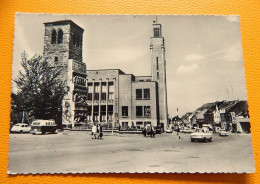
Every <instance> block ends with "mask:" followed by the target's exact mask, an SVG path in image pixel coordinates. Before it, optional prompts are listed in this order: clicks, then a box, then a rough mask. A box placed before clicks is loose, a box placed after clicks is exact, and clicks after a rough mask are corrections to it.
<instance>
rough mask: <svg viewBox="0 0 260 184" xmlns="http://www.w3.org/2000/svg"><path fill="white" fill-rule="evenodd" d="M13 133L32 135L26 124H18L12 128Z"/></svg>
mask: <svg viewBox="0 0 260 184" xmlns="http://www.w3.org/2000/svg"><path fill="white" fill-rule="evenodd" d="M10 131H11V133H30V131H31V127H30V126H28V125H27V124H25V123H17V124H15V125H14V126H13V127H12V128H11V130H10Z"/></svg>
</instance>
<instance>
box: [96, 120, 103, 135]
mask: <svg viewBox="0 0 260 184" xmlns="http://www.w3.org/2000/svg"><path fill="white" fill-rule="evenodd" d="M97 132H98V139H102V137H103V132H102V126H101V125H100V124H98V126H97Z"/></svg>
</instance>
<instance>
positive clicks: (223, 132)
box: [219, 130, 228, 136]
mask: <svg viewBox="0 0 260 184" xmlns="http://www.w3.org/2000/svg"><path fill="white" fill-rule="evenodd" d="M219 136H228V132H227V131H225V130H220V131H219Z"/></svg>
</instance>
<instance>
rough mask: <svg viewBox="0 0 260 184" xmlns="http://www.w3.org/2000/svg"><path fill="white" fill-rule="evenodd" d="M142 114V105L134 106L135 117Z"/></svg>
mask: <svg viewBox="0 0 260 184" xmlns="http://www.w3.org/2000/svg"><path fill="white" fill-rule="evenodd" d="M142 116H143V106H136V117H142Z"/></svg>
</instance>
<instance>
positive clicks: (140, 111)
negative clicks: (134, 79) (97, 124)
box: [87, 105, 151, 118]
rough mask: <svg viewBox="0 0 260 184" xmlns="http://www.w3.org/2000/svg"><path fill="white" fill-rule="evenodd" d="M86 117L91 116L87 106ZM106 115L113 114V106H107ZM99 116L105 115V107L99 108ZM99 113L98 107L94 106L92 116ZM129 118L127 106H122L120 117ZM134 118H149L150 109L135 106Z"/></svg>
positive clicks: (89, 108)
mask: <svg viewBox="0 0 260 184" xmlns="http://www.w3.org/2000/svg"><path fill="white" fill-rule="evenodd" d="M87 111H88V115H91V113H92V107H91V106H89V107H88V109H87ZM107 111H108V114H113V106H112V105H108V109H107ZM100 112H101V114H105V113H106V106H101V107H100ZM98 113H99V106H94V112H93V114H95V115H97V114H98ZM128 116H129V109H128V106H122V117H128ZM136 117H145V118H150V117H151V107H150V106H149V105H148V106H136Z"/></svg>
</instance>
